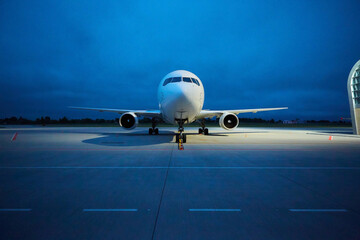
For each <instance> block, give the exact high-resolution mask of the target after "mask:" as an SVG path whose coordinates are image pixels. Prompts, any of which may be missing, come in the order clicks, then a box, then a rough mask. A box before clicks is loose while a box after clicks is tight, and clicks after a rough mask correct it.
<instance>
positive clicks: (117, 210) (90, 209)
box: [83, 208, 138, 212]
mask: <svg viewBox="0 0 360 240" xmlns="http://www.w3.org/2000/svg"><path fill="white" fill-rule="evenodd" d="M137 211H138V209H137V208H84V209H83V212H137Z"/></svg>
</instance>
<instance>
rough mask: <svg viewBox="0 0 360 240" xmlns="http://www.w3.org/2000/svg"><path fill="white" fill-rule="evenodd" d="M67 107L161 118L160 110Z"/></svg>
mask: <svg viewBox="0 0 360 240" xmlns="http://www.w3.org/2000/svg"><path fill="white" fill-rule="evenodd" d="M69 108H73V109H80V110H93V111H98V112H113V113H118V114H123V113H126V112H133V113H135V114H136V115H138V116H144V117H158V118H161V113H160V110H129V109H110V108H89V107H69Z"/></svg>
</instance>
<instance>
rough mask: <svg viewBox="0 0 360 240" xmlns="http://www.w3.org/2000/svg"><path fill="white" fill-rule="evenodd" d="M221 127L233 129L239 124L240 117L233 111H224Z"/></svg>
mask: <svg viewBox="0 0 360 240" xmlns="http://www.w3.org/2000/svg"><path fill="white" fill-rule="evenodd" d="M219 125H220V127H222V128H224V129H226V130H231V129H234V128H236V127H237V126H238V125H239V118H238V117H237V116H236V115H235V114H233V113H223V115H221V117H220V119H219Z"/></svg>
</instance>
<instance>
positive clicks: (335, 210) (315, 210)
mask: <svg viewBox="0 0 360 240" xmlns="http://www.w3.org/2000/svg"><path fill="white" fill-rule="evenodd" d="M289 211H290V212H347V211H348V210H347V209H289Z"/></svg>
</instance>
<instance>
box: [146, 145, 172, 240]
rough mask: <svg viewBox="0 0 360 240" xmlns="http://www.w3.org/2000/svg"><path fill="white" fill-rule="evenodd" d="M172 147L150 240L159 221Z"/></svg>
mask: <svg viewBox="0 0 360 240" xmlns="http://www.w3.org/2000/svg"><path fill="white" fill-rule="evenodd" d="M174 147H175V145H174V144H173V145H172V149H171V154H170V159H169V163H168V166H167V168H166V174H165V179H164V185H163V187H162V189H161V195H160V201H159V206H158V209H157V212H156V218H155V223H154V228H153V231H152V234H151V240H153V239H154V237H155V233H156V227H157V222H158V219H159V215H160V210H161V205H162V200H163V197H164V193H165V188H166V183H167V178H168V175H169V169H170V168H171V167H170V166H171V162H172V159H173V153H174Z"/></svg>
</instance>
